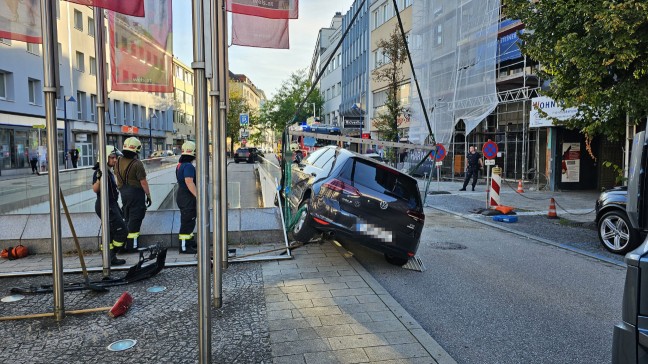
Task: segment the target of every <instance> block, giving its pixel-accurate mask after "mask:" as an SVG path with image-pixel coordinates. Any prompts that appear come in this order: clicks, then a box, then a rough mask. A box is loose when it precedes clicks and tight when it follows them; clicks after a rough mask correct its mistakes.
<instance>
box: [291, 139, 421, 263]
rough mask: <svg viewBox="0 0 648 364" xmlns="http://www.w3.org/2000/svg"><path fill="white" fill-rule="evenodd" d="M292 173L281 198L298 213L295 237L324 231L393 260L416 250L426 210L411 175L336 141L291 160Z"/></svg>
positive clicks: (305, 237)
mask: <svg viewBox="0 0 648 364" xmlns="http://www.w3.org/2000/svg"><path fill="white" fill-rule="evenodd" d="M291 172H292V181H291V189H290V192H289V194H288V195H287V196H286V200H287V203H288V205H289V207H290V209H291V211H292V212H293V213H296V214H297V215H298V216H297V222H296V223H295V225H294V227H293V228H292V229H291V231H290V234H291V235H292V237H293V238H294V239H295V240H299V241H303V242H307V241H309V240H311V239H312V238H313V237H314V236H315V235H317V234H318V233H327V234H329V235H334V236H335V238H336V239H338V240H340V241H341V242H343V243H347V244H355V243H360V244H363V245H366V246H368V247H370V248H372V249H374V250H377V251H379V252H382V253H384V255H385V258H386V259H387V261H388V262H390V263H391V264H396V265H403V264H405V263H407V261H408V260H409V259H410V258H412V257H413V256H414V255H415V254H416V251H417V249H418V245H419V239H420V237H421V231H422V230H423V224H424V222H425V214H424V213H423V203H422V201H421V194H420V192H419V189H418V185H417V182H416V180H415V179H414V178H412V177H411V176H409V175H407V174H404V173H401V172H400V171H398V170H396V169H394V168H392V167H389V166H387V165H385V164H383V163H380V162H378V161H376V160H373V159H371V158H366V157H363V156H361V155H359V154H356V153H353V152H350V151H348V150H346V149H343V148H339V147H335V146H328V147H324V148H321V149H318V150H316V151H314V152H313V153H311V154H309V155H308V157H307V158H305V159H304V160H302V161H301V162H299V163H293V164H292V169H291Z"/></svg>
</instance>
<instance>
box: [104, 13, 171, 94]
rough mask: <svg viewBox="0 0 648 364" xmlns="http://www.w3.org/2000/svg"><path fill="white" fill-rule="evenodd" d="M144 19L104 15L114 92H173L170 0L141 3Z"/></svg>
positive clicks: (116, 14)
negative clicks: (107, 23)
mask: <svg viewBox="0 0 648 364" xmlns="http://www.w3.org/2000/svg"><path fill="white" fill-rule="evenodd" d="M144 3H145V4H144V7H145V14H146V15H145V16H144V17H143V18H138V17H132V16H128V15H123V14H119V13H116V12H112V11H109V12H108V22H109V29H110V30H109V33H110V69H111V72H110V73H111V85H112V89H113V90H114V91H142V92H173V72H172V66H173V61H172V58H173V39H172V13H171V0H145V1H144Z"/></svg>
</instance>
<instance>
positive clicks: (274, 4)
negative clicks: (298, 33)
mask: <svg viewBox="0 0 648 364" xmlns="http://www.w3.org/2000/svg"><path fill="white" fill-rule="evenodd" d="M298 1H299V0H225V6H226V9H227V11H229V12H231V13H236V14H244V15H252V16H258V17H262V18H270V19H297V18H298V17H299V2H298Z"/></svg>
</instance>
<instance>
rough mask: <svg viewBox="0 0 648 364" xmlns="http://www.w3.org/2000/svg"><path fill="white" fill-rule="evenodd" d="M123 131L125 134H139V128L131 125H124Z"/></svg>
mask: <svg viewBox="0 0 648 364" xmlns="http://www.w3.org/2000/svg"><path fill="white" fill-rule="evenodd" d="M121 131H122V133H125V134H137V133H139V128H138V127H136V126H131V125H122V127H121Z"/></svg>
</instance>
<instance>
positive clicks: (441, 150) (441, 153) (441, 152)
mask: <svg viewBox="0 0 648 364" xmlns="http://www.w3.org/2000/svg"><path fill="white" fill-rule="evenodd" d="M436 147H437V149H436V153H434V154H436V158H435V159H436V160H437V161H439V162H440V161H442V160H443V159H444V158H445V157H446V155H448V153H447V152H446V149H445V147H444V146H443V144H441V143H439V144H437V145H436ZM434 154H433V155H434Z"/></svg>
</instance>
